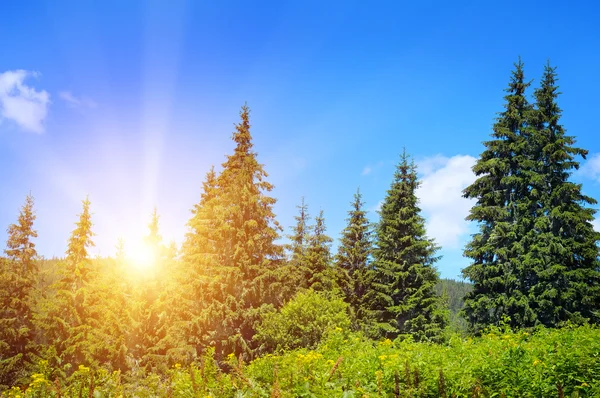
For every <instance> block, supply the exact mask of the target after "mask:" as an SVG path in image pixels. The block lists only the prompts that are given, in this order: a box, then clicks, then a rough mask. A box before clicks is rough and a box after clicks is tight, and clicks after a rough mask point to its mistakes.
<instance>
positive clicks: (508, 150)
mask: <svg viewBox="0 0 600 398" xmlns="http://www.w3.org/2000/svg"><path fill="white" fill-rule="evenodd" d="M529 85H530V83H529V82H525V78H524V72H523V63H522V62H521V60H520V59H519V61H518V62H517V63H516V64H515V70H514V71H513V72H512V76H511V80H510V83H509V86H508V88H507V89H506V91H507V95H506V96H505V97H504V98H505V100H506V103H505V105H504V107H505V110H504V112H501V113H500V114H499V116H498V118H497V120H496V123H495V124H494V126H493V133H492V140H489V141H486V142H484V146H485V150H484V151H483V153H482V154H481V156H480V158H479V159H478V160H477V163H476V164H475V166H474V167H473V172H474V173H475V175H476V176H477V179H476V180H475V182H474V183H473V184H471V185H470V186H468V187H467V188H466V189H465V190H464V197H465V198H469V199H475V200H476V203H475V205H474V206H473V208H472V209H471V211H470V214H469V216H468V217H467V220H470V221H476V222H477V223H478V225H479V232H478V233H476V234H474V235H473V238H472V240H471V241H470V242H469V243H468V244H467V245H466V248H465V256H466V257H468V258H470V259H471V260H472V263H471V264H470V265H469V266H467V267H466V268H465V269H463V275H464V276H465V277H466V278H468V279H469V280H471V281H472V282H473V290H472V291H471V292H470V293H469V294H467V296H466V298H465V307H464V314H465V317H466V319H467V321H468V323H469V325H470V329H471V330H472V331H474V332H479V331H480V330H481V329H482V328H484V327H486V326H489V325H500V324H501V323H502V322H508V323H509V324H510V325H511V326H519V325H524V324H531V323H532V322H534V320H535V312H534V310H533V308H532V306H531V302H530V300H529V298H528V296H527V293H525V290H526V287H527V282H526V274H527V269H526V267H525V265H524V264H523V262H522V261H521V260H520V259H522V256H523V255H524V253H525V251H526V248H525V247H524V246H523V245H522V244H523V241H522V239H523V236H524V235H525V234H526V233H527V231H528V229H529V228H530V224H531V222H532V220H533V219H534V217H535V214H534V213H535V212H536V211H537V210H536V205H535V202H532V200H531V196H530V187H531V182H532V180H534V179H535V177H536V176H535V164H534V162H533V160H532V158H531V156H530V153H529V150H530V148H529V147H528V140H529V137H530V135H531V133H532V131H531V129H530V119H531V116H532V112H533V108H532V106H531V105H530V104H529V102H528V101H527V98H526V89H527V88H528V87H529Z"/></svg>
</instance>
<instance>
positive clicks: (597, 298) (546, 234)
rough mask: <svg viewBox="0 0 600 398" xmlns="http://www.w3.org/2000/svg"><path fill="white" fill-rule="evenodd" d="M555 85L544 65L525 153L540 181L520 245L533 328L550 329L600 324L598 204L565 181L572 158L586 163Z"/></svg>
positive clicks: (534, 188)
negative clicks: (524, 248) (566, 126)
mask: <svg viewBox="0 0 600 398" xmlns="http://www.w3.org/2000/svg"><path fill="white" fill-rule="evenodd" d="M556 81H557V77H556V69H555V68H553V67H551V66H550V65H549V64H547V65H546V66H545V68H544V74H543V77H542V80H541V85H540V87H539V88H537V89H536V90H535V92H534V97H535V107H536V109H535V112H533V114H532V122H531V130H532V134H531V139H530V142H529V147H530V152H531V157H532V159H533V160H534V162H535V163H534V164H535V168H536V172H537V175H538V176H539V177H538V178H537V179H536V180H534V181H533V183H532V189H531V192H532V195H531V196H533V197H534V199H535V200H536V202H537V206H536V207H535V208H536V213H535V215H536V218H535V222H534V223H532V225H531V227H530V228H529V231H528V233H527V235H526V237H525V239H524V240H525V244H526V245H527V247H528V248H529V250H527V251H526V254H525V256H524V259H523V261H524V262H525V264H526V265H527V267H528V274H527V278H526V280H527V282H528V283H529V284H530V285H531V286H530V289H531V290H530V291H529V296H530V297H531V300H532V301H534V303H535V312H536V321H535V323H541V324H543V325H545V326H550V327H551V326H558V325H560V324H561V323H562V322H565V321H572V322H575V323H580V322H582V321H585V320H587V321H592V322H598V321H600V313H599V311H600V263H599V261H598V256H599V252H598V241H599V240H600V234H599V233H598V232H596V231H594V229H593V226H592V224H591V221H593V218H594V214H595V212H596V211H595V210H594V209H592V208H589V207H586V205H594V204H596V203H597V202H596V200H594V199H593V198H591V197H589V196H586V195H584V194H582V192H581V185H580V184H575V183H573V182H570V181H569V177H570V176H571V174H572V173H573V171H574V170H576V169H578V168H579V163H578V161H577V160H576V157H578V156H581V157H582V158H584V159H585V157H586V155H587V151H586V150H584V149H581V148H577V147H575V146H574V144H575V139H574V137H572V136H568V135H566V133H565V129H564V127H563V126H562V125H561V124H560V117H561V114H562V111H561V109H560V107H559V106H558V104H557V97H558V95H559V92H558V87H557V85H556Z"/></svg>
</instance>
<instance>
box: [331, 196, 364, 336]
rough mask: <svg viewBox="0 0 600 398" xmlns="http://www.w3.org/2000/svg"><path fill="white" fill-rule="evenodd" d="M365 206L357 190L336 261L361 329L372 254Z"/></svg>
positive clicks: (345, 292) (343, 287)
mask: <svg viewBox="0 0 600 398" xmlns="http://www.w3.org/2000/svg"><path fill="white" fill-rule="evenodd" d="M363 206H364V202H363V201H362V195H361V193H360V190H359V189H357V190H356V193H355V194H354V201H352V203H351V209H350V211H348V218H347V219H346V220H347V222H348V224H347V225H346V227H345V228H344V230H343V231H342V237H341V239H340V245H339V247H338V253H337V255H336V257H335V265H336V274H337V279H338V284H339V285H340V286H341V288H342V291H343V293H344V297H345V299H346V302H348V303H349V304H350V306H351V308H352V310H353V311H354V315H355V318H356V321H357V324H358V325H362V323H363V322H364V321H365V319H364V318H366V317H367V311H366V308H365V305H366V303H364V296H365V293H366V292H367V289H368V281H367V272H368V270H369V268H370V263H371V255H372V251H373V247H372V245H373V243H372V236H371V235H372V231H371V225H370V223H369V220H368V218H367V212H366V211H365V210H364V209H363ZM358 325H357V326H358Z"/></svg>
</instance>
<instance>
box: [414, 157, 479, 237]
mask: <svg viewBox="0 0 600 398" xmlns="http://www.w3.org/2000/svg"><path fill="white" fill-rule="evenodd" d="M475 161H476V159H475V158H474V157H472V156H469V155H456V156H453V157H451V158H448V157H444V156H441V155H436V156H433V157H429V158H425V159H423V160H422V161H420V162H418V166H419V168H418V171H419V173H420V174H422V176H421V187H420V188H419V189H418V191H417V196H418V197H419V200H420V202H419V203H420V207H421V209H422V210H423V212H424V214H425V216H426V218H427V233H428V234H429V236H430V237H432V238H435V240H436V242H437V243H438V244H440V245H442V246H444V247H446V248H456V247H458V246H459V244H460V238H461V236H463V235H464V234H466V233H467V232H468V226H469V224H468V222H467V221H465V217H466V216H467V215H468V214H469V210H470V209H471V207H472V206H473V200H471V199H465V198H463V197H462V191H463V189H464V188H466V187H467V186H468V185H470V184H471V183H472V182H473V181H475V175H474V174H473V172H472V170H471V168H472V167H473V165H474V164H475Z"/></svg>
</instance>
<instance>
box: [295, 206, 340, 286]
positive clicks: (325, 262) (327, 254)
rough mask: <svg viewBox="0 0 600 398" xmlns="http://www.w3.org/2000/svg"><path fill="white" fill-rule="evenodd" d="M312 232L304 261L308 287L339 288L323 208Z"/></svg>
mask: <svg viewBox="0 0 600 398" xmlns="http://www.w3.org/2000/svg"><path fill="white" fill-rule="evenodd" d="M311 229H312V231H311V232H312V233H311V234H310V235H309V236H308V245H307V247H306V255H305V259H304V261H303V262H302V266H303V268H304V275H305V283H306V287H307V288H310V289H313V290H317V291H318V290H322V291H332V290H336V289H337V285H336V283H335V275H334V270H333V267H332V256H331V242H333V239H331V237H329V236H328V235H327V234H326V232H327V228H326V226H325V217H324V216H323V210H321V211H320V212H319V215H318V216H317V217H315V224H314V225H313V226H312V228H311Z"/></svg>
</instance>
